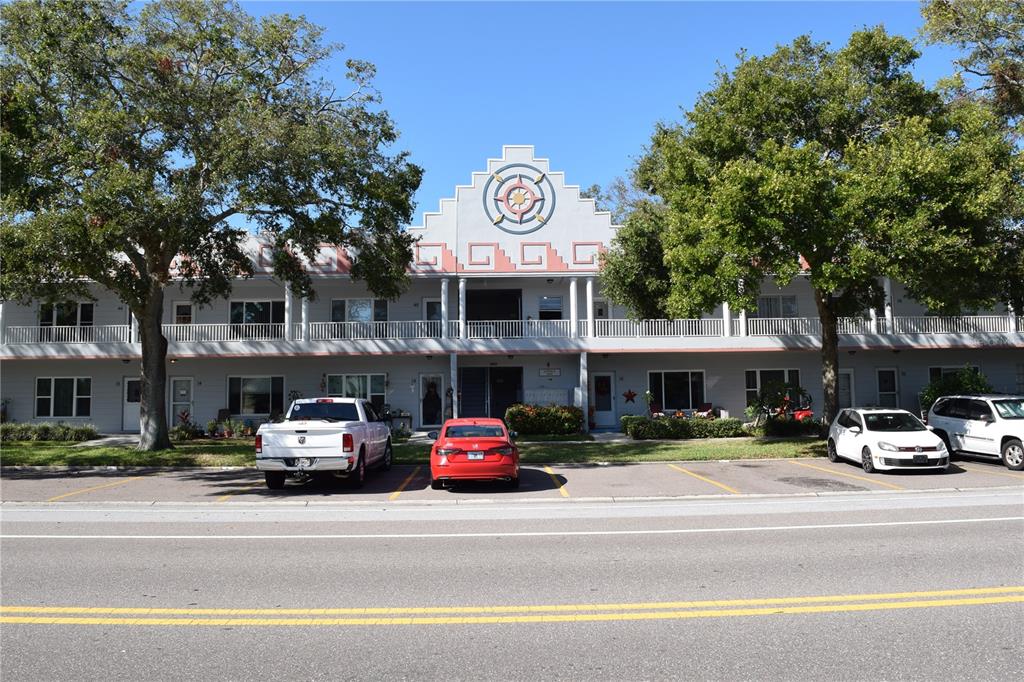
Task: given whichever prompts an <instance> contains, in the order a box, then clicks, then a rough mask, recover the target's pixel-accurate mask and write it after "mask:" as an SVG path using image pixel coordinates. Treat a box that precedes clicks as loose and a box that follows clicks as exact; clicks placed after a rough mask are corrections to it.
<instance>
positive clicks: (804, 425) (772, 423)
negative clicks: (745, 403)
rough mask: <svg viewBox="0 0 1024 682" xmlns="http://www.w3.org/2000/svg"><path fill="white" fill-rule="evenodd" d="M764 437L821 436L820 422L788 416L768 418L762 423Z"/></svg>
mask: <svg viewBox="0 0 1024 682" xmlns="http://www.w3.org/2000/svg"><path fill="white" fill-rule="evenodd" d="M764 435H766V436H785V437H790V436H821V435H822V422H819V421H816V420H814V419H793V417H791V416H788V415H778V416H774V417H769V418H768V420H767V421H765V423H764Z"/></svg>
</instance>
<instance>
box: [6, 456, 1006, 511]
mask: <svg viewBox="0 0 1024 682" xmlns="http://www.w3.org/2000/svg"><path fill="white" fill-rule="evenodd" d="M520 480H521V484H520V488H519V489H518V490H507V489H506V488H504V487H503V486H502V485H501V484H491V483H474V484H462V485H459V486H457V487H455V488H451V489H446V490H431V488H430V480H429V470H428V468H427V467H426V466H425V465H419V466H417V465H406V466H398V465H396V466H395V467H394V468H393V469H392V470H391V471H388V472H380V471H374V472H370V475H369V476H368V478H367V483H366V486H365V487H364V488H362V489H361V490H351V489H348V488H347V487H346V485H345V483H344V482H343V481H338V482H329V483H328V482H321V481H315V480H310V481H306V482H293V481H289V483H288V485H287V486H286V488H285V489H284V490H280V491H271V490H267V489H266V487H265V486H264V483H263V475H262V474H261V473H260V472H258V471H256V470H254V469H248V468H231V469H178V470H145V469H138V470H106V469H91V470H84V471H68V470H43V469H8V470H5V471H4V472H3V475H2V480H0V501H3V502H51V503H62V502H69V503H70V502H75V503H87V502H108V503H117V502H152V503H175V502H176V503H216V504H235V503H239V502H244V503H268V504H273V503H279V504H306V503H318V502H331V503H335V502H366V503H383V502H397V503H405V502H416V503H446V502H447V503H452V502H469V501H502V502H510V501H532V500H552V499H557V500H565V501H572V500H592V499H623V498H628V499H635V498H659V497H668V498H675V497H687V496H705V495H752V494H753V495H780V494H781V495H785V494H800V493H802V494H827V493H843V492H865V491H876V492H886V491H890V492H893V491H906V490H936V489H970V488H990V487H999V486H1008V485H1009V486H1013V485H1020V486H1022V487H1024V474H1022V473H1020V472H1012V471H1009V470H1007V469H1006V468H1004V467H1003V466H1001V465H1000V464H997V463H993V462H985V461H970V460H960V461H956V462H954V464H953V466H951V467H950V469H949V471H948V472H946V473H934V472H928V471H908V472H897V473H885V474H873V475H868V474H865V473H864V472H863V471H862V470H861V469H860V468H859V467H856V466H853V465H851V464H846V463H842V462H837V463H832V462H829V461H828V460H826V459H789V460H737V461H718V462H651V463H635V464H562V465H557V464H552V465H547V466H545V465H527V466H524V467H523V468H522V470H521V475H520Z"/></svg>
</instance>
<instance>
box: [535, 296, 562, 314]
mask: <svg viewBox="0 0 1024 682" xmlns="http://www.w3.org/2000/svg"><path fill="white" fill-rule="evenodd" d="M537 318H538V319H540V320H560V319H562V297H561V296H541V297H540V310H539V312H538V313H537Z"/></svg>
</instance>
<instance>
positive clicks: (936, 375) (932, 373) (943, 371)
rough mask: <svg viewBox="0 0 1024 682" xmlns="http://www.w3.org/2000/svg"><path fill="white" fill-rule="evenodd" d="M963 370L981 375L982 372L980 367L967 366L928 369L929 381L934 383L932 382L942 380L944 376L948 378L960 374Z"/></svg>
mask: <svg viewBox="0 0 1024 682" xmlns="http://www.w3.org/2000/svg"><path fill="white" fill-rule="evenodd" d="M962 369H969V370H971V371H972V372H977V373H979V374H980V373H981V370H980V369H979V368H978V367H975V366H974V365H965V366H962V367H929V368H928V381H929V382H932V381H935V380H937V379H941V378H942V377H944V376H948V375H950V374H956V373H957V372H959V371H960V370H962Z"/></svg>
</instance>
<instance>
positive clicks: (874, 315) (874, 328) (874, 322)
mask: <svg viewBox="0 0 1024 682" xmlns="http://www.w3.org/2000/svg"><path fill="white" fill-rule="evenodd" d="M868 314H869V315H870V316H871V322H870V324H871V327H870V330H871V333H872V334H877V333H878V311H877V310H875V309H874V308H872V309H871V310H869V311H868Z"/></svg>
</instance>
